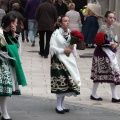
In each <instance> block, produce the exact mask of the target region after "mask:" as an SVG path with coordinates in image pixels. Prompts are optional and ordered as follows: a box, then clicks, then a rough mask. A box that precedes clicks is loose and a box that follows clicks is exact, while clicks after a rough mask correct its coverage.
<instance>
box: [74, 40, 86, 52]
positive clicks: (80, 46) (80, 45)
mask: <svg viewBox="0 0 120 120" xmlns="http://www.w3.org/2000/svg"><path fill="white" fill-rule="evenodd" d="M85 48H86V47H85V43H84V41H81V42H79V43H77V48H76V49H78V50H85Z"/></svg>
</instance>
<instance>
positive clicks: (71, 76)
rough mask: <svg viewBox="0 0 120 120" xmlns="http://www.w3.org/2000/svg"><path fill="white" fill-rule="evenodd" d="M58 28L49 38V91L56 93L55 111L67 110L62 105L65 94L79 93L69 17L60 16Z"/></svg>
mask: <svg viewBox="0 0 120 120" xmlns="http://www.w3.org/2000/svg"><path fill="white" fill-rule="evenodd" d="M59 22H60V28H59V29H56V30H55V31H54V32H53V34H52V36H51V40H50V53H51V57H52V58H51V92H52V93H55V94H56V97H57V106H56V112H57V113H60V114H64V113H65V112H69V109H66V108H65V107H64V106H63V101H64V98H65V96H71V95H74V96H76V95H79V94H80V85H81V81H80V74H79V70H78V67H77V64H76V61H75V57H74V55H73V53H75V46H74V45H72V46H70V39H71V35H70V30H69V29H68V27H69V18H68V17H66V16H61V17H60V20H59Z"/></svg>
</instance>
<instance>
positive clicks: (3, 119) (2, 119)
mask: <svg viewBox="0 0 120 120" xmlns="http://www.w3.org/2000/svg"><path fill="white" fill-rule="evenodd" d="M1 120H12V119H11V118H9V119H5V118H3V117H2V118H1Z"/></svg>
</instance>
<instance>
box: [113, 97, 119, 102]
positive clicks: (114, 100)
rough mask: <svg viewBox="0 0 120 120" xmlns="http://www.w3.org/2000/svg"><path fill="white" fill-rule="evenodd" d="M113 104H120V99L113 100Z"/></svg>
mask: <svg viewBox="0 0 120 120" xmlns="http://www.w3.org/2000/svg"><path fill="white" fill-rule="evenodd" d="M112 102H113V103H117V102H120V99H115V98H112Z"/></svg>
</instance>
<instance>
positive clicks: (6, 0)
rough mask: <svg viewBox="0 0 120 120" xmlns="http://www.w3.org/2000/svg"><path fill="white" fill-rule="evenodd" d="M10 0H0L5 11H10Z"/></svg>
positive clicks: (0, 5)
mask: <svg viewBox="0 0 120 120" xmlns="http://www.w3.org/2000/svg"><path fill="white" fill-rule="evenodd" d="M8 6H9V0H1V1H0V8H1V9H3V10H4V11H5V13H8V11H9V9H8Z"/></svg>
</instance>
